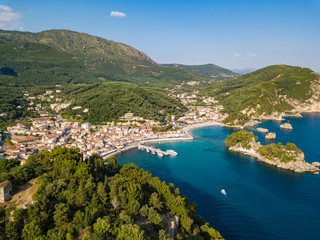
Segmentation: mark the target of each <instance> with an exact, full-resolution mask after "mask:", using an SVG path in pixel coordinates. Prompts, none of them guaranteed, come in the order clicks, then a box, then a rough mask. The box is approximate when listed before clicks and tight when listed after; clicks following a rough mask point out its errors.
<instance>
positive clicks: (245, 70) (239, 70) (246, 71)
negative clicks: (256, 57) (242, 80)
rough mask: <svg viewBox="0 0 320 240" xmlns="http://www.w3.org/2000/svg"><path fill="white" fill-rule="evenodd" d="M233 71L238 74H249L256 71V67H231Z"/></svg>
mask: <svg viewBox="0 0 320 240" xmlns="http://www.w3.org/2000/svg"><path fill="white" fill-rule="evenodd" d="M231 70H232V71H233V72H235V73H238V74H247V73H251V72H254V71H256V69H254V68H241V69H231Z"/></svg>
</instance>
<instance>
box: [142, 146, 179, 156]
mask: <svg viewBox="0 0 320 240" xmlns="http://www.w3.org/2000/svg"><path fill="white" fill-rule="evenodd" d="M138 149H139V150H142V151H146V152H151V154H152V155H156V154H157V155H158V156H159V157H163V156H177V155H178V153H177V152H175V151H173V150H167V151H162V150H161V149H160V148H154V147H151V146H146V145H142V144H140V145H139V146H138Z"/></svg>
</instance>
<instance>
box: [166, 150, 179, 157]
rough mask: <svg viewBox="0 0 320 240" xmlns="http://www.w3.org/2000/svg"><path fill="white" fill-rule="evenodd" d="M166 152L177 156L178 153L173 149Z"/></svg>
mask: <svg viewBox="0 0 320 240" xmlns="http://www.w3.org/2000/svg"><path fill="white" fill-rule="evenodd" d="M167 153H168V154H169V155H171V156H177V155H178V153H177V152H175V151H173V150H167Z"/></svg>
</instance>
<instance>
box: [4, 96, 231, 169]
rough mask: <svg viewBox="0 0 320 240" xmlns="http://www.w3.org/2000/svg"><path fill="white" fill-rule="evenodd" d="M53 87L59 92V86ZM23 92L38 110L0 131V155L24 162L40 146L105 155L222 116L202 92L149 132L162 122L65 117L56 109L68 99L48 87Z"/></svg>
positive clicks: (176, 135)
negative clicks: (95, 122) (99, 121)
mask: <svg viewBox="0 0 320 240" xmlns="http://www.w3.org/2000/svg"><path fill="white" fill-rule="evenodd" d="M57 92H58V93H61V91H60V90H57ZM24 95H25V96H26V97H27V99H28V100H29V105H30V107H29V108H28V110H33V111H36V112H38V113H39V117H37V118H30V119H28V121H24V122H22V121H21V122H18V123H17V124H16V125H14V126H11V127H8V128H7V129H6V131H4V132H2V133H1V135H0V137H1V138H2V140H3V141H1V145H0V151H1V153H0V158H7V159H19V160H21V164H24V162H25V160H26V159H27V158H28V157H29V156H30V155H33V154H35V153H38V152H42V151H44V150H49V151H50V150H52V149H53V148H54V147H67V148H79V149H80V152H81V153H82V154H83V158H84V159H85V158H87V157H90V156H91V155H93V154H99V155H100V156H102V157H103V158H104V159H106V158H108V157H110V156H112V155H115V154H118V153H120V152H122V151H125V150H128V149H130V148H134V147H137V146H138V145H140V144H141V143H146V142H149V141H159V142H160V141H164V140H167V141H168V140H183V139H192V137H191V135H190V134H189V133H188V131H186V127H187V126H192V125H194V124H199V123H206V122H217V123H219V122H222V121H223V120H224V119H225V118H226V117H227V116H228V115H227V114H222V113H221V110H223V106H221V105H218V104H217V101H215V100H214V98H212V97H202V98H201V101H202V103H203V105H204V106H197V107H192V108H189V109H191V110H190V111H188V112H186V113H185V114H184V116H183V117H180V118H178V119H177V118H176V117H175V116H174V115H171V116H170V117H166V125H170V126H171V128H170V130H167V131H154V130H153V129H154V127H157V128H160V129H161V127H164V126H163V125H162V126H161V125H159V123H157V122H154V121H152V120H145V119H143V118H141V117H138V116H134V115H133V113H126V114H125V115H124V116H122V117H121V118H120V120H121V121H120V122H118V123H114V122H112V123H107V124H105V125H92V124H91V123H88V122H87V123H80V122H71V121H67V120H65V119H63V118H62V117H61V116H60V115H59V114H58V112H59V110H60V109H63V108H66V107H68V106H69V105H70V103H61V101H62V99H61V98H59V97H55V96H54V95H53V91H46V92H45V93H44V94H42V95H39V96H30V94H29V93H28V92H24ZM171 97H174V98H178V99H179V100H180V101H181V102H182V103H183V104H184V105H186V106H188V107H190V105H193V104H194V103H195V102H196V100H194V99H195V98H196V93H192V94H187V93H184V94H178V95H176V96H172V95H171ZM36 100H38V102H39V100H41V101H43V102H46V103H48V102H49V103H51V102H54V103H51V104H50V105H49V106H50V110H51V112H55V113H56V114H52V113H49V112H48V111H47V110H48V109H47V107H46V106H44V104H42V103H41V102H40V103H37V104H35V103H34V101H36ZM79 108H81V106H79ZM84 111H88V110H87V109H84ZM1 117H6V113H1ZM141 120H143V121H141Z"/></svg>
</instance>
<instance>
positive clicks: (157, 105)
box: [60, 82, 187, 124]
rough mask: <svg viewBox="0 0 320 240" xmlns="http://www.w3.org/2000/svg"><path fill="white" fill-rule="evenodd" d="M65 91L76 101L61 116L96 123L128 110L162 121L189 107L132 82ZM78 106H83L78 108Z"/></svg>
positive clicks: (145, 117)
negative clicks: (86, 110)
mask: <svg viewBox="0 0 320 240" xmlns="http://www.w3.org/2000/svg"><path fill="white" fill-rule="evenodd" d="M65 94H66V95H67V96H68V98H69V99H74V100H73V102H72V104H71V105H70V106H69V107H68V108H66V109H64V110H63V111H62V112H60V113H61V114H62V116H64V117H66V118H69V119H72V120H78V121H88V122H91V123H94V124H99V123H100V124H101V123H103V122H107V121H112V120H116V119H119V117H121V116H123V115H124V114H125V113H127V112H131V113H133V114H134V115H135V116H140V117H143V118H144V119H154V120H157V121H160V122H163V119H164V116H166V115H176V116H181V115H182V113H183V112H185V111H186V110H187V109H186V107H185V106H183V105H182V104H181V103H180V102H178V101H176V100H174V99H172V98H170V97H169V96H168V95H166V94H164V93H162V92H160V91H156V90H153V89H148V88H142V87H138V86H136V85H133V84H129V83H117V82H108V83H100V84H93V85H80V86H75V87H70V88H68V89H67V90H66V91H65ZM77 106H81V108H79V109H77V108H76V107H77ZM84 109H88V112H84V111H83V110H84Z"/></svg>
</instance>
